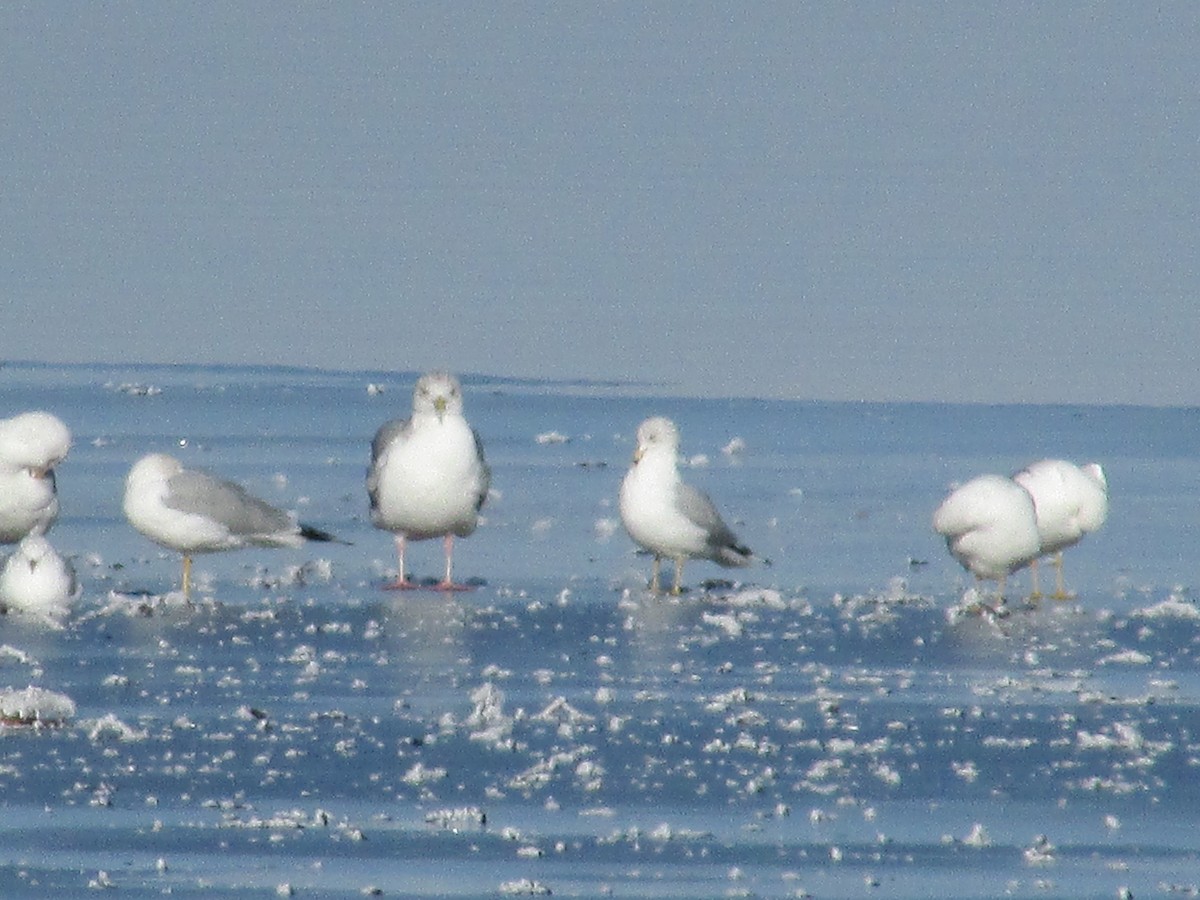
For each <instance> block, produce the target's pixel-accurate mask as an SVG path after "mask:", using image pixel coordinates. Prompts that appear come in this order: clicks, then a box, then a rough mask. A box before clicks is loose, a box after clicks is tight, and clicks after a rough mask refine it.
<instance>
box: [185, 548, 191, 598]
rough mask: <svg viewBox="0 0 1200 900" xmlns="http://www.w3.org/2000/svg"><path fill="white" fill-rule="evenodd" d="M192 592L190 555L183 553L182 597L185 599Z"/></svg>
mask: <svg viewBox="0 0 1200 900" xmlns="http://www.w3.org/2000/svg"><path fill="white" fill-rule="evenodd" d="M191 592H192V557H191V555H190V554H187V553H185V554H183V599H184V600H187V599H188V598H189V597H190V596H191Z"/></svg>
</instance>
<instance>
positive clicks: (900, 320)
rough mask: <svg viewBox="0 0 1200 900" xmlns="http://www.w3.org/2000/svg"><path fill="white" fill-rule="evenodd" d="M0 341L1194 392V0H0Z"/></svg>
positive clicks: (51, 351) (860, 394) (683, 383)
mask: <svg viewBox="0 0 1200 900" xmlns="http://www.w3.org/2000/svg"><path fill="white" fill-rule="evenodd" d="M0 122H3V127H2V128H0V210H2V219H0V222H2V225H0V291H2V295H0V297H2V300H0V309H4V310H5V311H4V312H2V313H0V360H3V359H10V360H36V361H44V362H96V361H102V362H108V361H114V362H134V363H139V362H140V363H231V364H237V363H264V364H283V365H300V366H314V367H320V368H328V369H349V370H359V369H364V370H376V369H385V370H389V369H394V370H404V371H411V370H423V369H431V368H448V369H451V370H455V371H459V372H463V373H480V374H492V375H512V376H520V377H533V378H548V379H577V378H595V379H604V380H611V379H616V380H622V381H635V382H646V383H648V384H650V385H653V386H654V388H655V389H656V390H657V391H659V392H664V393H672V394H680V395H695V396H750V397H772V398H805V399H832V400H898V401H903V400H919V401H954V402H982V403H1022V402H1036V403H1134V404H1149V405H1185V406H1193V405H1198V404H1200V365H1197V360H1198V359H1200V352H1198V351H1197V342H1198V340H1200V303H1198V300H1200V6H1196V5H1194V4H1188V3H1178V4H1174V3H1147V2H1134V3H1102V4H1095V3H1089V4H1080V3H1041V2H1037V3H1020V2H1005V3H916V2H913V3H897V4H885V3H874V2H872V3H840V2H839V3H825V4H816V3H814V4H801V3H795V2H787V3H729V4H725V3H710V2H695V3H682V2H665V3H648V4H630V3H624V2H614V3H601V4H575V3H566V4H559V3H544V4H543V3H513V4H495V3H458V2H455V3H438V2H431V3H412V4H408V3H377V4H360V3H316V2H312V3H299V4H248V3H222V2H211V3H202V4H196V3H190V2H171V0H167V2H145V3H129V2H120V0H118V2H111V3H103V4H96V3H69V4H47V3H40V2H30V3H19V2H13V3H5V4H3V6H0Z"/></svg>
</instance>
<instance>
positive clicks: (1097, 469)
mask: <svg viewBox="0 0 1200 900" xmlns="http://www.w3.org/2000/svg"><path fill="white" fill-rule="evenodd" d="M1079 468H1080V469H1081V470H1082V471H1083V474H1085V475H1087V476H1088V477H1089V478H1091V479H1092V481H1094V482H1096V484H1098V485H1100V487H1101V488H1103V489H1104V492H1105V493H1106V494H1107V493H1108V479H1107V478H1105V477H1104V469H1103V468H1101V466H1100V463H1087V464H1086V465H1082V466H1080V467H1079Z"/></svg>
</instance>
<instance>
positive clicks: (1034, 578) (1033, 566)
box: [1029, 559, 1042, 600]
mask: <svg viewBox="0 0 1200 900" xmlns="http://www.w3.org/2000/svg"><path fill="white" fill-rule="evenodd" d="M1029 580H1030V581H1031V582H1032V584H1033V590H1032V591H1030V592H1029V599H1030V600H1041V599H1042V588H1041V585H1040V584H1039V583H1038V561H1037V560H1036V559H1035V560H1034V561H1033V562H1031V563H1030V564H1029Z"/></svg>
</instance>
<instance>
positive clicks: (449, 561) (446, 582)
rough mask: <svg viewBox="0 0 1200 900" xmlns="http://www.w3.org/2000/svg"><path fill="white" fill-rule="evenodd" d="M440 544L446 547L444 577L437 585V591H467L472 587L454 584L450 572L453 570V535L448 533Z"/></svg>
mask: <svg viewBox="0 0 1200 900" xmlns="http://www.w3.org/2000/svg"><path fill="white" fill-rule="evenodd" d="M442 546H443V547H445V548H446V577H445V578H443V579H442V580H441V581H440V582H439V583H438V585H437V590H439V591H469V590H472V587H471V586H470V585H469V584H455V583H454V579H453V578H452V577H451V573H452V572H453V571H454V535H452V534H448V535H446V537H445V538H444V539H443V541H442Z"/></svg>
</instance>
